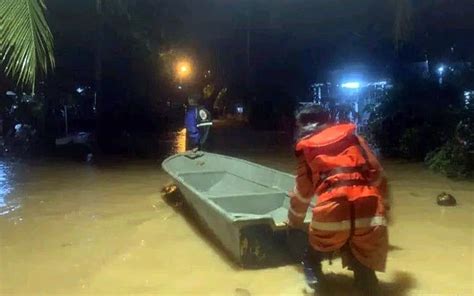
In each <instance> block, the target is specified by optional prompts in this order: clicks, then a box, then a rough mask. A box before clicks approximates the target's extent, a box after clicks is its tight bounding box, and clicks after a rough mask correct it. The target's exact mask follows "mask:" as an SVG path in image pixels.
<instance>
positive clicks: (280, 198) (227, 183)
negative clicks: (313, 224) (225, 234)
mask: <svg viewBox="0 0 474 296" xmlns="http://www.w3.org/2000/svg"><path fill="white" fill-rule="evenodd" d="M179 178H180V179H181V180H183V181H184V182H185V183H186V184H187V185H189V186H190V187H193V188H194V189H195V190H197V191H198V192H199V193H200V194H202V195H204V196H205V197H207V198H208V199H209V200H210V201H211V202H213V203H214V204H215V205H217V206H218V207H220V208H222V209H223V210H224V211H225V212H227V213H229V214H231V215H232V216H233V217H234V218H245V217H252V216H255V215H258V216H262V215H265V216H271V217H272V218H273V220H274V222H275V224H276V225H281V224H282V223H283V222H284V221H285V220H286V219H287V213H288V206H289V199H288V196H287V193H286V192H285V191H284V190H283V189H281V188H278V187H277V186H268V185H266V184H261V183H258V182H257V181H255V180H253V179H246V178H243V177H240V176H237V175H235V174H232V173H230V172H227V171H207V172H202V171H201V172H191V173H182V174H179Z"/></svg>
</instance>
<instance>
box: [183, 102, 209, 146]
mask: <svg viewBox="0 0 474 296" xmlns="http://www.w3.org/2000/svg"><path fill="white" fill-rule="evenodd" d="M201 98H202V96H201V94H199V93H193V94H191V95H190V96H189V97H188V108H187V110H186V115H185V127H186V150H194V149H199V150H200V149H203V147H204V146H205V144H206V142H207V139H208V137H209V130H210V128H211V126H212V117H211V113H210V112H209V111H208V110H207V109H206V108H204V107H202V106H201V105H199V101H200V100H201Z"/></svg>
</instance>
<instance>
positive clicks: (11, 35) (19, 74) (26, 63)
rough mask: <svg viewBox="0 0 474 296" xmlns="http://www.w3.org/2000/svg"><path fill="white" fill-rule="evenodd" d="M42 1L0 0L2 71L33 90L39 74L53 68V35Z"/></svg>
mask: <svg viewBox="0 0 474 296" xmlns="http://www.w3.org/2000/svg"><path fill="white" fill-rule="evenodd" d="M44 12H45V5H44V3H43V0H2V1H1V2H0V53H1V55H2V56H1V61H2V63H3V64H4V65H5V73H6V75H7V76H9V77H11V78H13V79H14V80H15V81H16V82H17V84H18V85H19V86H21V87H30V88H31V89H32V90H33V92H34V88H35V83H36V80H37V75H38V74H47V73H48V70H50V69H53V68H54V65H55V62H54V55H53V54H54V51H53V36H52V34H51V31H50V29H49V27H48V24H47V22H46V18H45V15H44Z"/></svg>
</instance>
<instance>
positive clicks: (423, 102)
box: [369, 80, 463, 160]
mask: <svg viewBox="0 0 474 296" xmlns="http://www.w3.org/2000/svg"><path fill="white" fill-rule="evenodd" d="M462 108H463V101H462V94H461V92H460V91H459V89H457V88H456V87H454V86H450V85H442V86H440V85H439V83H437V82H436V81H429V80H417V81H415V80H413V81H411V80H410V81H407V80H400V81H397V82H396V83H395V87H394V88H393V89H392V90H390V91H389V92H388V93H387V94H386V96H385V97H384V98H383V99H382V100H381V101H379V102H378V103H377V104H375V105H372V106H369V112H370V119H369V124H370V126H369V131H370V133H371V136H372V139H373V140H374V142H375V143H376V144H377V146H378V147H379V148H380V150H381V152H382V153H383V154H384V155H386V156H391V157H403V158H409V159H417V160H423V159H424V157H425V155H426V154H427V153H428V152H429V151H432V150H434V149H435V148H437V147H440V146H441V145H442V144H443V143H446V142H447V141H449V140H450V139H452V138H453V137H454V133H455V130H456V125H457V123H458V122H459V120H460V118H461V110H462Z"/></svg>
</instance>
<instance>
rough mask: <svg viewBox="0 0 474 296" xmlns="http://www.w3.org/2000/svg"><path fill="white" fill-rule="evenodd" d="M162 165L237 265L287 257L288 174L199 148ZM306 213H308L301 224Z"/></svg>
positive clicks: (269, 262) (262, 263) (281, 261)
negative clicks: (201, 150)
mask: <svg viewBox="0 0 474 296" xmlns="http://www.w3.org/2000/svg"><path fill="white" fill-rule="evenodd" d="M162 168H163V169H164V171H165V172H166V173H168V174H169V175H170V176H171V177H172V178H173V180H174V182H175V184H176V186H177V187H178V189H179V191H180V192H181V194H182V196H183V198H184V200H185V202H186V204H187V205H189V206H190V208H191V209H192V210H193V212H195V213H196V216H197V218H198V220H199V222H200V223H199V224H201V225H202V226H204V227H205V228H206V229H207V230H209V231H210V232H211V234H212V236H213V237H214V238H215V239H217V242H218V243H219V245H220V246H221V247H222V248H223V249H224V251H225V253H227V254H228V255H229V256H230V257H231V258H232V259H233V260H234V261H235V262H236V263H238V264H239V265H240V266H242V267H244V268H261V267H268V266H277V265H282V264H285V263H288V262H290V261H291V260H292V256H291V255H290V254H289V248H288V245H287V244H286V232H287V226H286V224H285V221H286V220H287V214H288V207H289V197H288V192H289V190H291V189H292V188H293V186H294V176H292V175H290V174H287V173H284V172H280V171H277V170H274V169H271V168H267V167H264V166H261V165H258V164H255V163H252V162H249V161H245V160H242V159H238V158H233V157H229V156H224V155H219V154H214V153H208V152H200V151H199V152H186V153H181V154H176V155H173V156H171V157H169V158H167V159H166V160H164V161H163V163H162ZM309 211H311V206H310V207H309V209H308V212H309ZM310 217H311V215H310V214H309V213H308V215H307V217H306V220H305V223H309V220H310Z"/></svg>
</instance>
